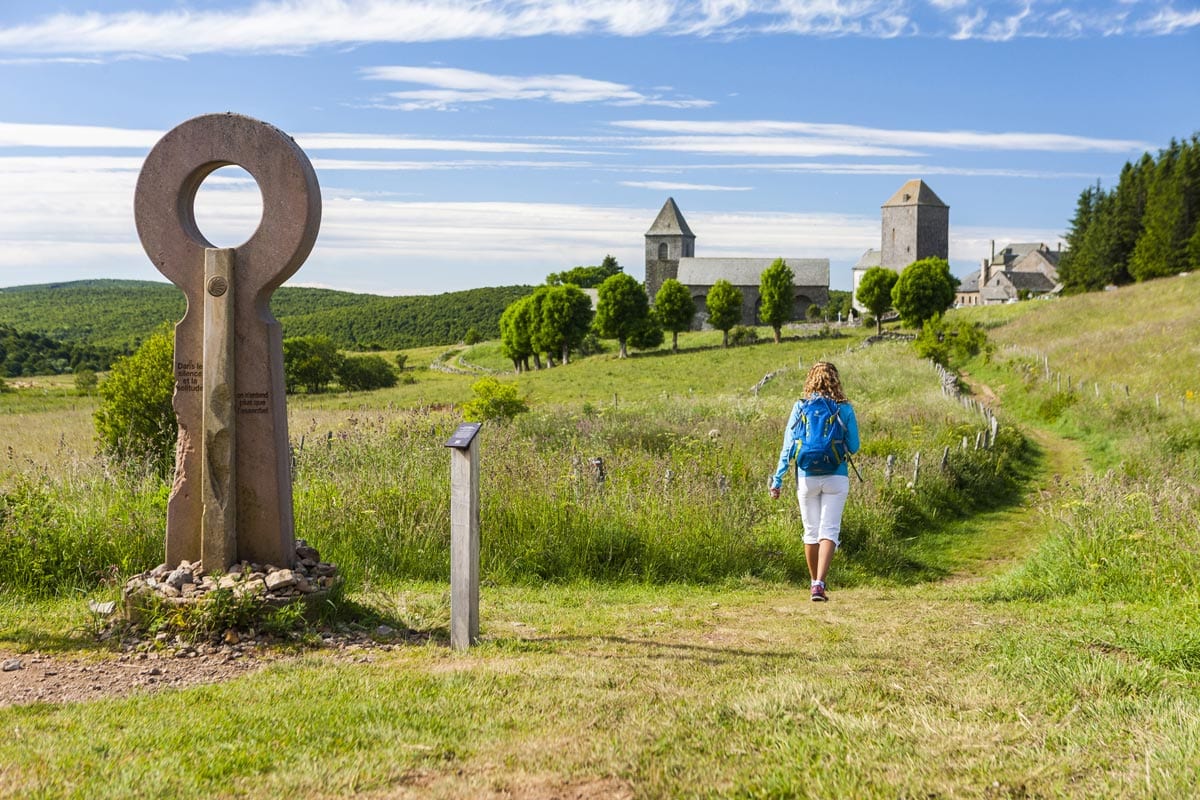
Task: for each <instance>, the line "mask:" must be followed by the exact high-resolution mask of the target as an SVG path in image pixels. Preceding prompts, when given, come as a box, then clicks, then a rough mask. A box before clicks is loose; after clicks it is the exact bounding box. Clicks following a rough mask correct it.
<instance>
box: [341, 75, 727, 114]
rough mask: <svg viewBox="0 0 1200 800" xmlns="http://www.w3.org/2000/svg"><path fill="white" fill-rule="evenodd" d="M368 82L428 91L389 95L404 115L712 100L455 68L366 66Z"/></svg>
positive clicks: (574, 78) (693, 104)
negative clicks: (510, 106)
mask: <svg viewBox="0 0 1200 800" xmlns="http://www.w3.org/2000/svg"><path fill="white" fill-rule="evenodd" d="M362 74H363V76H364V77H365V78H367V79H368V80H379V81H393V82H397V83H411V84H418V85H422V86H426V87H430V88H425V89H406V90H403V91H397V92H388V94H387V96H388V98H389V103H391V104H393V105H394V107H396V108H398V109H400V110H402V111H417V110H430V109H432V110H438V111H445V110H448V109H452V108H455V107H456V106H459V105H462V104H465V103H485V102H490V101H496V100H505V101H512V100H542V101H547V102H551V103H610V104H615V105H623V106H647V105H648V106H665V107H668V108H704V107H707V106H710V105H712V104H713V103H712V101H711V100H696V99H687V98H667V97H662V96H657V95H646V94H643V93H642V92H639V91H636V90H635V89H633V88H632V87H630V86H627V85H625V84H622V83H614V82H612V81H605V80H597V79H595V78H585V77H582V76H580V75H529V76H518V75H492V74H488V73H484V72H475V71H473V70H466V69H455V68H452V67H404V66H385V67H368V68H366V69H364V70H362Z"/></svg>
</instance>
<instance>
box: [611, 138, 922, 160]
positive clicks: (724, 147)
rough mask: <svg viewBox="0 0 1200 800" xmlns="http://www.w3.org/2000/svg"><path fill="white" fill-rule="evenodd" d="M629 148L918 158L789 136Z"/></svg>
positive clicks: (644, 142) (669, 141)
mask: <svg viewBox="0 0 1200 800" xmlns="http://www.w3.org/2000/svg"><path fill="white" fill-rule="evenodd" d="M628 146H629V147H632V148H633V149H636V150H667V151H671V152H684V153H707V154H720V155H727V156H749V157H756V158H765V157H788V158H803V157H809V158H816V157H824V156H885V157H895V156H912V155H917V153H916V152H914V151H911V150H905V149H902V148H897V147H882V146H879V145H874V144H863V143H859V142H847V141H841V140H837V139H824V138H799V137H790V136H655V137H647V138H643V139H640V140H637V141H634V142H631V143H630V144H629V145H628Z"/></svg>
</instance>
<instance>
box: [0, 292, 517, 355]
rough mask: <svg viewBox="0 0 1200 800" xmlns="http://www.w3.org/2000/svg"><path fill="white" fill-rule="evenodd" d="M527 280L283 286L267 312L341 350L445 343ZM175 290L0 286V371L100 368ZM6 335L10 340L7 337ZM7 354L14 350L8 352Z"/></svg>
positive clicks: (165, 313)
mask: <svg viewBox="0 0 1200 800" xmlns="http://www.w3.org/2000/svg"><path fill="white" fill-rule="evenodd" d="M530 291H532V287H530V286H499V287H489V288H483V289H470V290H467V291H462V292H449V293H446V294H439V295H420V296H412V297H383V296H380V295H371V294H355V293H353V292H339V291H333V290H330V289H313V288H308V287H302V286H294V287H293V286H284V287H281V288H280V289H278V290H277V291H276V292H275V294H274V295H273V296H272V298H271V311H272V313H274V315H275V317H276V318H277V319H278V320H279V321H280V323H281V324H282V325H283V335H284V336H328V337H329V338H330V339H332V340H333V341H334V343H335V344H337V346H338V347H340V348H343V349H346V350H375V349H383V350H398V349H402V348H406V347H421V346H427V345H441V344H453V343H454V342H458V341H461V340H462V339H463V337H465V336H466V334H467V331H468V330H469V329H471V328H475V330H476V331H477V332H478V333H479V334H481V335H482V336H483V337H485V338H493V339H494V338H499V336H500V314H502V313H503V312H504V309H505V308H506V307H507V306H508V304H509V303H511V302H512V301H513V300H515V299H516V298H518V297H522V296H524V295H526V294H528V293H529V292H530ZM185 310H186V301H185V300H184V297H183V293H182V292H181V291H179V289H177V288H176V287H175V286H173V285H171V284H167V283H156V282H153V281H122V280H90V281H74V282H70V283H54V284H40V285H36V286H15V287H11V288H6V289H0V341H3V342H4V347H5V350H4V352H5V355H4V356H0V374H7V375H8V376H9V377H16V376H19V375H34V374H52V373H62V372H71V371H73V370H74V369H75V368H76V367H78V366H88V367H90V368H92V369H107V368H108V366H109V364H110V363H111V362H112V359H113V358H114V357H115V356H116V355H120V354H122V353H127V352H132V350H133V349H134V348H136V347H137V346H138V345H139V344H140V343H141V342H142V340H143V339H144V338H146V337H147V336H149V335H150V333H151V332H153V330H154V329H155V328H156V327H158V326H159V325H160V324H162V323H163V322H174V321H177V320H178V319H180V318H181V317H182V316H183V314H184V311H185ZM10 341H11V344H10ZM14 354H16V355H14Z"/></svg>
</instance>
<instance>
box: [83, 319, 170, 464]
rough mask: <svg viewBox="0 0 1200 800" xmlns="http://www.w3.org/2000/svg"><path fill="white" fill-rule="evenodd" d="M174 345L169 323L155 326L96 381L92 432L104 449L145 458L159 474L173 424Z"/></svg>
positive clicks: (126, 458) (138, 460)
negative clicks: (143, 339)
mask: <svg viewBox="0 0 1200 800" xmlns="http://www.w3.org/2000/svg"><path fill="white" fill-rule="evenodd" d="M174 356H175V345H174V341H173V335H172V333H171V328H170V326H169V325H164V326H162V327H160V328H159V329H158V330H157V331H156V332H155V333H153V334H152V335H151V336H150V337H149V338H148V339H146V341H145V342H143V343H142V346H141V347H139V348H138V349H137V351H136V352H134V353H133V355H131V356H126V357H124V358H120V359H118V360H117V361H116V363H114V364H113V368H112V372H111V373H110V374H109V376H108V378H107V379H106V380H105V381H104V382H103V383H101V384H100V386H99V392H100V407H99V408H97V409H96V413H95V422H96V433H97V435H98V436H99V439H100V447H101V449H102V450H104V452H106V453H108V454H110V455H112V456H114V457H116V458H117V459H118V460H120V461H123V462H126V463H131V462H136V463H145V464H148V465H150V466H152V467H153V468H155V469H156V470H157V471H158V472H160V473H163V474H165V473H166V471H167V469H168V468H169V467H170V465H171V464H172V462H173V460H174V451H175V438H176V436H177V435H178V433H179V426H178V424H177V422H176V420H175V409H174V407H173V406H172V405H171V396H172V394H173V393H174V391H175V368H174Z"/></svg>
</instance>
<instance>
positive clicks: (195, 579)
mask: <svg viewBox="0 0 1200 800" xmlns="http://www.w3.org/2000/svg"><path fill="white" fill-rule="evenodd" d="M338 581H339V576H338V571H337V566H336V565H335V564H330V563H328V562H325V561H322V560H321V556H320V554H319V553H318V552H317V551H316V550H315V549H314V548H312V547H309V546H308V543H307V542H306V541H304V540H303V539H297V540H296V565H295V566H294V567H290V568H289V567H276V566H274V565H271V564H253V563H250V562H248V561H243V562H241V563H239V564H234V565H233V566H231V567H229V568H227V569H225V570H221V571H216V570H214V571H209V570H206V569H205V567H204V564H203V563H201V562H200V561H183V562H181V563H180V564H179V565H178V566H176V567H168V566H167V565H166V564H159V565H158V566H157V567H155V568H154V569H152V570H149V571H148V572H143V573H141V574H140V575H134V576H133V577H132V578H130V579H129V580H128V581H127V582H126V583H125V591H124V599H125V612H126V616H127V617H128V618H129V619H130V620H131V621H136V620H137V619H138V617H139V616H140V613H141V609H142V608H144V607H145V606H146V605H147V603H148V602H149V601H153V600H158V601H160V602H163V603H166V604H168V605H170V604H187V603H198V602H202V601H203V600H204V599H205V598H206V597H207V596H208V595H209V594H211V593H212V592H215V591H217V590H219V589H226V590H231V591H232V592H233V595H234V596H235V597H239V598H241V597H247V596H250V597H255V598H258V599H259V600H260V601H261V602H262V603H263V605H264V606H281V605H286V604H288V603H292V602H299V601H306V602H312V601H316V600H320V599H323V598H325V597H327V596H328V595H329V593H330V591H331V590H332V589H333V588H334V586H336V585H337V582H338Z"/></svg>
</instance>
